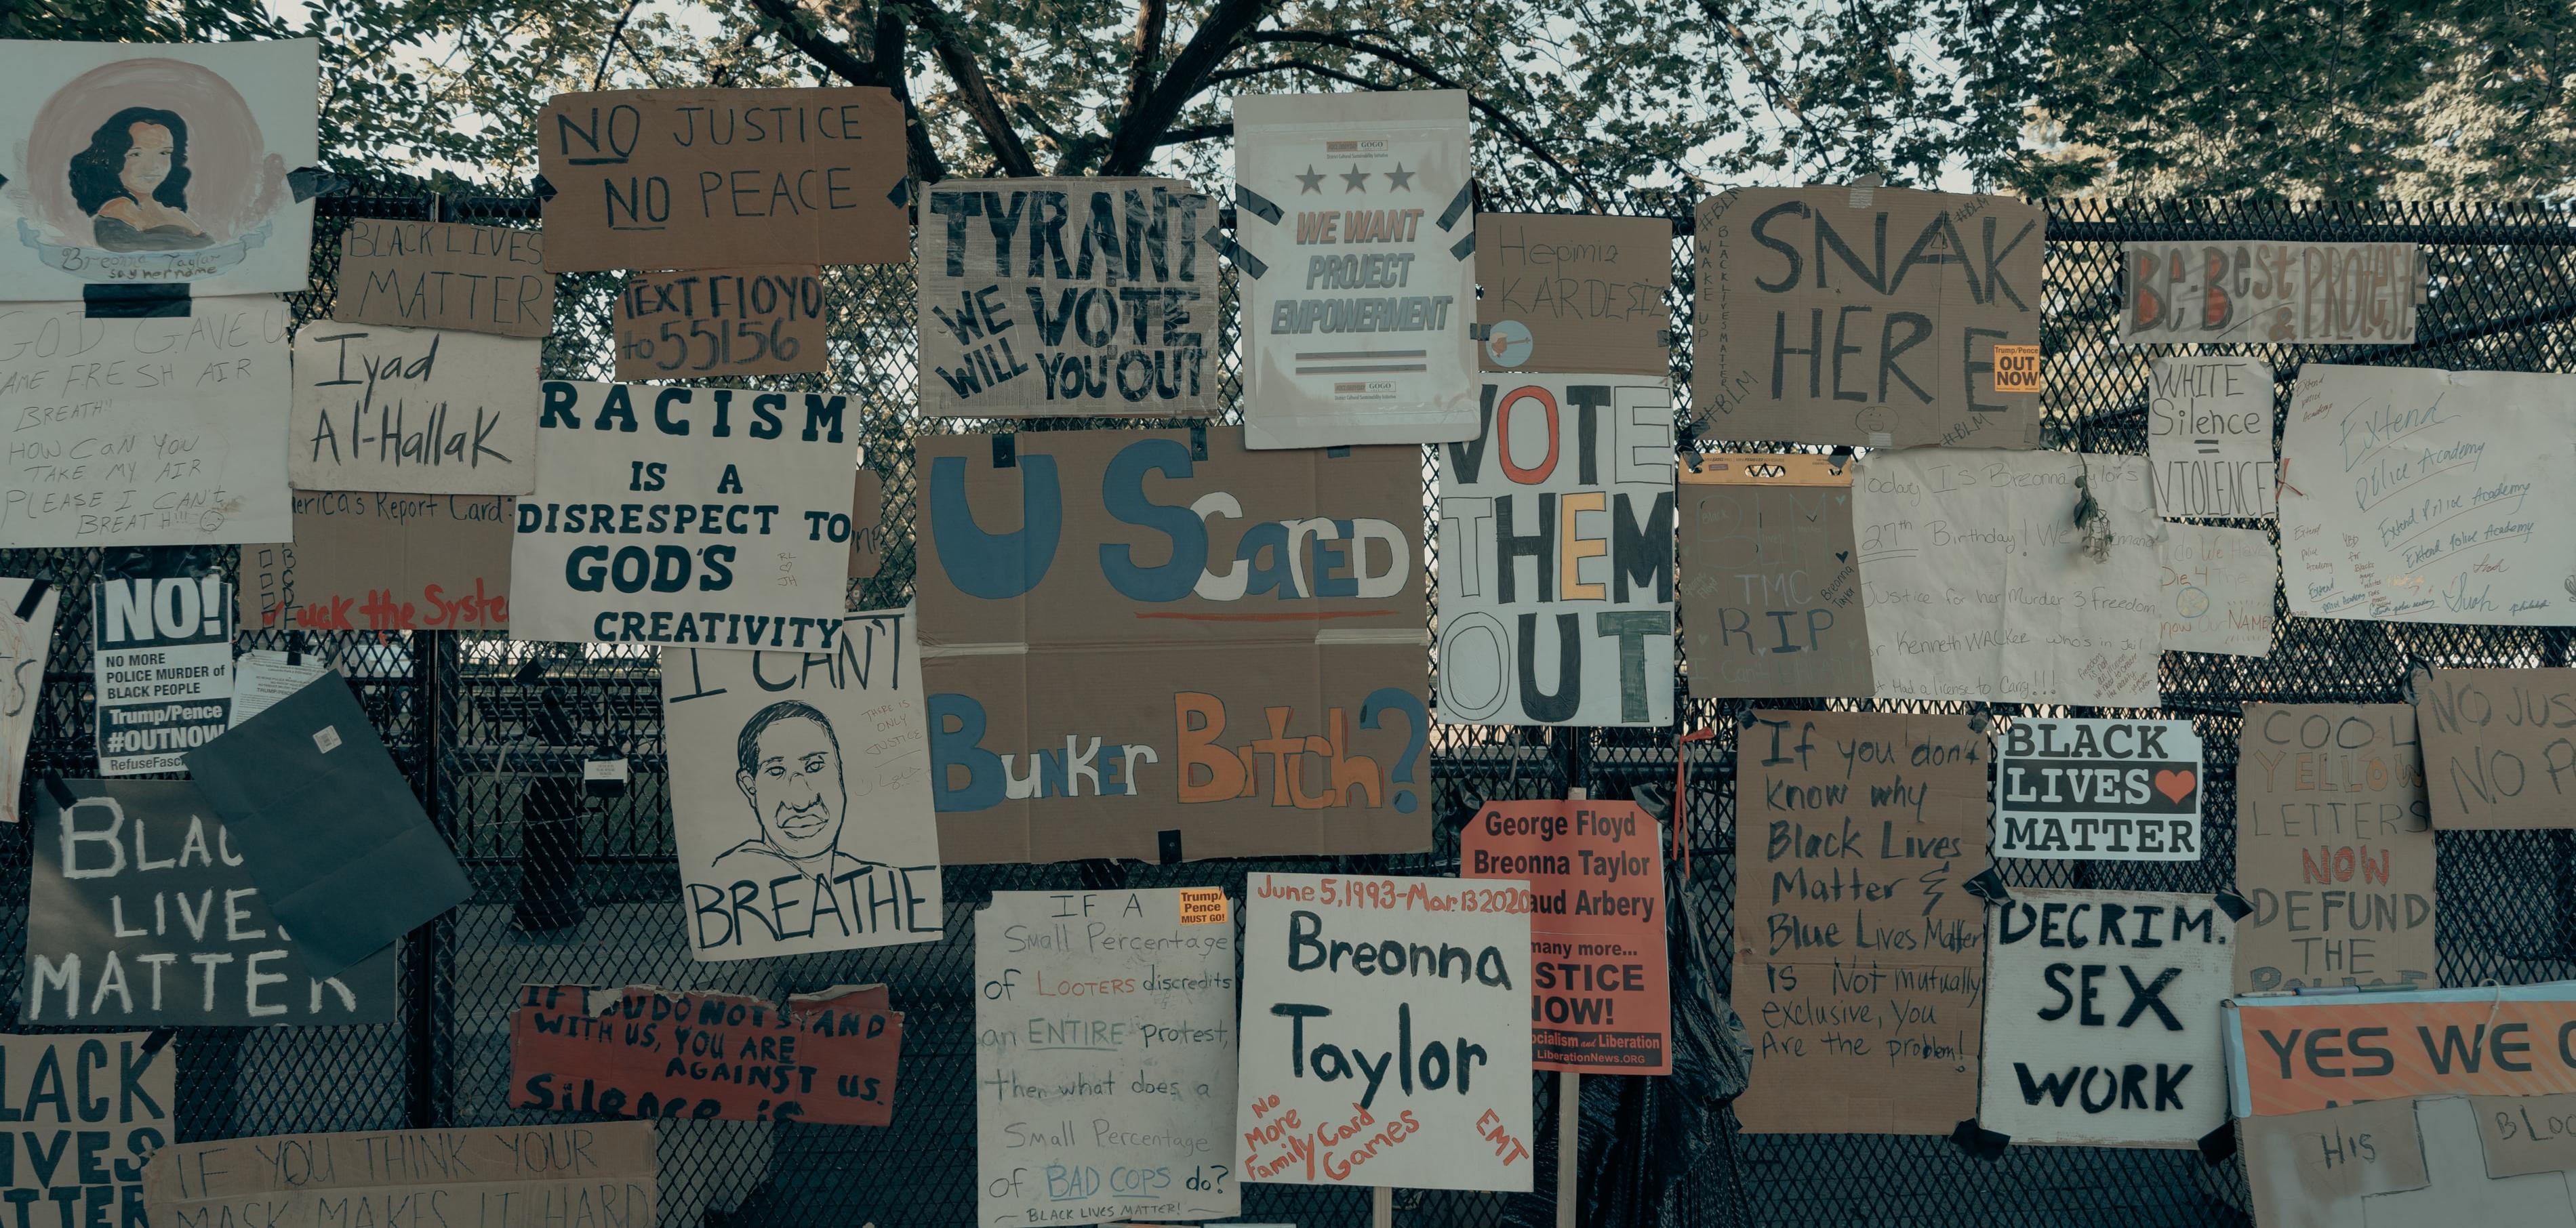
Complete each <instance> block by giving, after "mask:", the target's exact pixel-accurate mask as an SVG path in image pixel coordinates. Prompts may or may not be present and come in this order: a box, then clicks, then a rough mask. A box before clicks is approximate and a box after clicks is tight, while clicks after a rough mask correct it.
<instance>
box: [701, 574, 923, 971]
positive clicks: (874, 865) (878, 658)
mask: <svg viewBox="0 0 2576 1228" xmlns="http://www.w3.org/2000/svg"><path fill="white" fill-rule="evenodd" d="M662 711H663V720H664V734H665V736H666V737H667V738H668V739H669V745H670V748H671V750H670V757H671V813H672V816H673V819H674V823H675V825H676V826H677V827H678V836H679V842H680V859H679V860H680V890H681V892H682V893H683V895H684V897H685V900H686V904H687V908H688V917H689V949H690V950H691V951H692V952H694V953H695V954H696V955H697V957H698V958H700V959H750V958H753V957H756V956H766V955H795V954H801V953H805V952H810V951H848V950H856V949H859V948H862V947H881V946H888V945H892V944H894V943H900V942H937V941H939V936H940V927H941V924H942V922H941V915H942V914H941V911H940V893H939V827H938V823H937V820H936V819H935V817H934V816H933V815H932V814H931V809H930V740H929V735H928V733H927V732H926V729H925V725H924V720H923V712H924V705H923V701H922V690H921V658H920V653H919V652H918V651H917V650H916V649H915V648H914V645H913V624H912V615H911V613H910V612H909V611H905V610H879V611H873V612H869V613H862V614H853V615H851V616H850V617H849V619H848V621H846V622H843V623H842V624H841V633H840V635H839V636H838V638H837V644H836V646H835V647H834V648H833V650H832V651H831V652H830V653H828V654H826V653H812V652H760V651H753V652H739V651H725V650H707V651H701V650H699V649H695V648H666V649H663V650H662Z"/></svg>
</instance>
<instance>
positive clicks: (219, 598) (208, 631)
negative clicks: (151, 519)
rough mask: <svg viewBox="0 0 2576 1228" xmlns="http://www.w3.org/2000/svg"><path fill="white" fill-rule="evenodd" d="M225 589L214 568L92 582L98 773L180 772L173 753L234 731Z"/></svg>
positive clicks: (230, 639)
mask: <svg viewBox="0 0 2576 1228" xmlns="http://www.w3.org/2000/svg"><path fill="white" fill-rule="evenodd" d="M228 588H229V586H228V585H226V584H225V583H224V578H223V577H222V576H220V575H217V574H215V573H213V572H207V573H205V574H202V575H166V576H116V577H102V578H100V579H99V580H97V581H96V582H94V583H93V584H91V586H90V593H91V595H92V597H93V601H92V607H91V618H90V647H91V649H92V652H91V658H90V659H91V666H92V669H93V671H94V672H95V673H96V675H97V680H98V772H99V775H101V776H145V775H150V774H151V773H154V772H176V771H180V770H182V769H181V765H180V756H181V754H183V753H184V752H186V751H187V750H188V749H189V748H190V747H194V746H203V745H205V744H206V743H207V742H209V741H211V740H213V739H214V738H215V737H216V736H217V735H219V734H221V733H223V731H224V730H226V729H229V728H231V727H232V693H233V624H232V612H233V599H232V594H231V593H230V592H229V591H227V589H228Z"/></svg>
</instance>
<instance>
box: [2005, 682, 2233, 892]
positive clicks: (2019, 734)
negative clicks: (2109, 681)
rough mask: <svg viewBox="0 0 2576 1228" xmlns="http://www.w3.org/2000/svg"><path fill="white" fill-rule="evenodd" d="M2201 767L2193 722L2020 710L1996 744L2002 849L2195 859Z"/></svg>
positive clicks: (2058, 856) (2064, 857)
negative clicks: (2093, 718) (2068, 716)
mask: <svg viewBox="0 0 2576 1228" xmlns="http://www.w3.org/2000/svg"><path fill="white" fill-rule="evenodd" d="M2203 770H2204V767H2203V763H2202V758H2201V749H2200V735H2199V734H2198V733H2197V732H2194V731H2193V729H2192V727H2191V722H2190V721H2087V720H2069V719H2059V718H2052V717H2022V718H2019V719H2017V720H2015V721H2013V723H2012V724H2011V725H2010V726H2007V727H2006V728H2005V729H2004V732H2003V736H2002V737H2001V738H1999V739H1997V740H1996V743H1995V786H1994V787H1995V855H1996V856H1998V857H2034V858H2039V859H2042V860H2049V861H2198V860H2200V853H2201V848H2200V800H2201V784H2202V781H2201V776H2202V774H2203Z"/></svg>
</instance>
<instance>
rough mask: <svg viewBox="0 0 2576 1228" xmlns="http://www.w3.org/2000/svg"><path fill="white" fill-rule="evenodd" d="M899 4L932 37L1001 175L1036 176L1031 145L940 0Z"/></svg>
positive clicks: (941, 63)
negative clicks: (1022, 138)
mask: <svg viewBox="0 0 2576 1228" xmlns="http://www.w3.org/2000/svg"><path fill="white" fill-rule="evenodd" d="M890 2H896V0H890ZM899 2H900V3H901V4H902V5H903V6H904V7H905V8H907V9H909V10H911V12H912V18H913V21H914V22H916V23H917V24H919V25H920V26H921V28H922V30H923V31H924V32H925V33H927V34H929V35H930V49H931V51H932V53H933V54H936V55H937V56H938V57H939V66H940V67H941V68H942V69H945V70H947V73H948V79H949V80H951V81H954V82H956V83H957V92H958V94H959V95H960V96H962V97H963V98H964V99H965V102H966V113H967V114H969V115H972V116H974V117H975V126H976V127H977V128H979V129H982V130H983V133H984V143H985V144H987V145H990V146H992V149H993V157H994V159H995V160H996V161H998V162H1000V163H1001V164H1002V173H1003V174H1006V175H1012V176H1019V177H1027V176H1034V175H1036V174H1037V173H1038V167H1037V163H1035V162H1033V161H1031V160H1030V159H1029V149H1028V146H1026V145H1023V144H1021V143H1020V133H1019V130H1018V129H1016V128H1013V127H1012V126H1011V118H1010V116H1008V115H1006V114H1003V112H1002V104H1001V101H1000V100H999V99H997V98H995V97H994V96H993V87H992V86H991V84H989V83H988V82H986V81H985V79H984V70H983V68H982V66H980V65H978V64H977V63H976V62H975V52H974V50H973V49H972V48H970V47H968V46H967V45H966V39H965V36H964V35H962V34H960V33H959V32H958V30H957V25H956V22H955V21H954V20H952V19H951V18H950V17H949V16H948V14H947V13H946V12H944V11H942V10H941V9H940V8H939V7H938V4H937V0H899Z"/></svg>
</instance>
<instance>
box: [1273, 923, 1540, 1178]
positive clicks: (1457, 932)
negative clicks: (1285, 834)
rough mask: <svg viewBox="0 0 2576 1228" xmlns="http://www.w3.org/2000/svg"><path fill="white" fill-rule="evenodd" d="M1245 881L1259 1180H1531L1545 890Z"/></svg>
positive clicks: (1533, 1165)
mask: <svg viewBox="0 0 2576 1228" xmlns="http://www.w3.org/2000/svg"><path fill="white" fill-rule="evenodd" d="M1244 890H1245V896H1246V898H1245V901H1244V913H1245V917H1244V940H1243V942H1244V950H1243V1077H1242V1082H1241V1088H1240V1090H1239V1092H1238V1093H1237V1094H1238V1096H1239V1097H1240V1100H1241V1104H1242V1111H1241V1112H1239V1113H1237V1114H1236V1115H1235V1130H1236V1132H1237V1133H1238V1134H1239V1135H1240V1136H1241V1137H1240V1141H1239V1142H1238V1143H1237V1145H1236V1150H1235V1153H1234V1154H1235V1158H1236V1159H1237V1160H1239V1161H1241V1164H1242V1167H1241V1168H1240V1170H1239V1172H1240V1173H1241V1175H1242V1177H1243V1178H1244V1179H1245V1180H1248V1181H1269V1182H1278V1183H1280V1184H1285V1185H1354V1186H1368V1185H1388V1184H1394V1183H1396V1182H1398V1181H1399V1179H1400V1180H1401V1183H1402V1184H1404V1185H1406V1186H1408V1187H1414V1188H1421V1189H1435V1190H1506V1191H1518V1192H1524V1193H1525V1192H1527V1191H1528V1190H1529V1189H1530V1186H1531V1176H1530V1175H1531V1172H1532V1171H1533V1170H1534V1169H1535V1168H1536V1167H1537V1165H1536V1164H1535V1163H1533V1162H1532V1161H1531V1159H1530V1153H1529V1146H1530V1138H1531V1134H1530V1115H1531V1104H1530V1080H1529V1070H1530V1022H1529V1017H1528V1010H1529V1007H1530V1002H1531V1000H1530V996H1529V989H1528V986H1529V983H1530V892H1529V889H1528V888H1527V887H1525V886H1522V885H1521V884H1519V883H1517V882H1514V881H1511V880H1503V881H1499V882H1492V883H1476V882H1461V881H1459V880H1457V879H1454V878H1343V877H1337V876H1334V875H1323V874H1268V873H1264V874H1255V875H1253V876H1252V877H1251V878H1250V879H1249V880H1247V882H1246V883H1245V886H1244ZM1361 951H1366V952H1367V953H1368V954H1366V955H1361V954H1359V952H1361Z"/></svg>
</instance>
